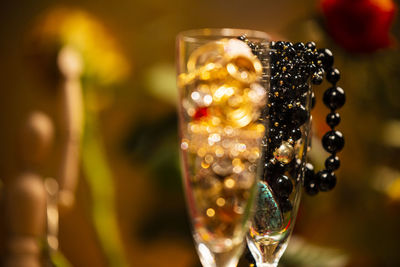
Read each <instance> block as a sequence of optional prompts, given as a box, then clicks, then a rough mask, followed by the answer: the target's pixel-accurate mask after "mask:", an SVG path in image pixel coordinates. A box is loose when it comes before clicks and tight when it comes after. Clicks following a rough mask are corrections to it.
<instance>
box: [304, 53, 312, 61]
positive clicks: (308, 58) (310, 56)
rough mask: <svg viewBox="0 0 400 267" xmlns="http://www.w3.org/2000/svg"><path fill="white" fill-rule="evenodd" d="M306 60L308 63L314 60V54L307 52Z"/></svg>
mask: <svg viewBox="0 0 400 267" xmlns="http://www.w3.org/2000/svg"><path fill="white" fill-rule="evenodd" d="M304 58H305V59H306V60H307V61H312V60H314V53H313V52H311V51H306V52H305V53H304Z"/></svg>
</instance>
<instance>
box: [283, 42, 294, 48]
mask: <svg viewBox="0 0 400 267" xmlns="http://www.w3.org/2000/svg"><path fill="white" fill-rule="evenodd" d="M285 46H287V48H289V47H293V44H292V43H291V42H285Z"/></svg>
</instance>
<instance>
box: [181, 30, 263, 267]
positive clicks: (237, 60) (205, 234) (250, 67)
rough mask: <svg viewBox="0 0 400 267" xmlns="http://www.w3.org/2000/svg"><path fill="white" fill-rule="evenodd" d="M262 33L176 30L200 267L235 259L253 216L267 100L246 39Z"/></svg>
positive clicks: (186, 172) (220, 266)
mask: <svg viewBox="0 0 400 267" xmlns="http://www.w3.org/2000/svg"><path fill="white" fill-rule="evenodd" d="M243 34H245V35H246V36H247V37H248V38H249V39H250V40H252V41H257V42H266V41H267V40H268V36H267V35H266V34H265V33H262V32H257V31H249V30H238V29H202V30H193V31H187V32H183V33H180V34H179V35H178V37H177V59H176V60H177V72H178V78H177V83H178V90H179V133H180V138H181V164H182V172H183V185H184V189H185V194H186V200H187V206H188V210H189V216H190V219H191V222H192V231H193V237H194V240H195V243H196V249H197V252H198V255H199V257H200V260H201V263H202V264H203V266H205V267H230V266H236V265H237V263H238V260H239V257H240V255H241V253H242V250H243V246H244V238H245V236H246V234H247V232H248V229H249V228H248V227H249V220H250V219H251V217H252V213H251V211H252V205H253V203H254V199H255V196H256V189H257V187H256V185H257V182H258V177H259V173H260V168H259V167H260V158H261V155H262V148H261V145H262V139H263V137H264V135H265V126H264V123H263V122H260V121H259V120H258V119H259V117H260V114H261V110H262V109H263V108H264V107H265V105H266V104H267V90H268V88H265V87H264V86H263V85H262V82H261V79H262V73H263V68H262V65H261V62H260V61H259V60H258V59H257V57H255V56H254V54H252V52H251V49H250V48H249V47H248V45H247V44H246V43H245V42H243V41H240V40H238V39H237V37H239V36H241V35H243Z"/></svg>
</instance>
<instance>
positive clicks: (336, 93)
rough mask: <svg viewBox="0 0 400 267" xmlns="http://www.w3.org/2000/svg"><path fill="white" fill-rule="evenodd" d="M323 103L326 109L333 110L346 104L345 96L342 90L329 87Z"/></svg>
mask: <svg viewBox="0 0 400 267" xmlns="http://www.w3.org/2000/svg"><path fill="white" fill-rule="evenodd" d="M323 101H324V104H325V105H326V106H327V107H328V108H331V109H333V110H335V109H338V108H341V107H342V106H343V105H344V103H345V102H346V95H345V94H344V90H343V89H342V88H340V87H331V88H329V89H328V90H326V91H325V93H324V97H323Z"/></svg>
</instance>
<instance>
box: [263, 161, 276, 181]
mask: <svg viewBox="0 0 400 267" xmlns="http://www.w3.org/2000/svg"><path fill="white" fill-rule="evenodd" d="M274 170H275V168H274V164H273V163H272V162H270V161H268V162H266V163H265V164H264V176H263V178H264V179H263V180H264V181H269V180H270V178H271V177H272V176H273V175H274Z"/></svg>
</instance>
